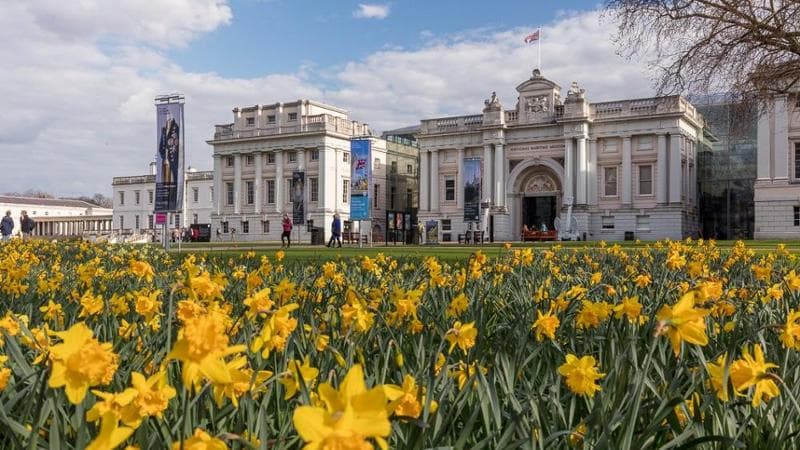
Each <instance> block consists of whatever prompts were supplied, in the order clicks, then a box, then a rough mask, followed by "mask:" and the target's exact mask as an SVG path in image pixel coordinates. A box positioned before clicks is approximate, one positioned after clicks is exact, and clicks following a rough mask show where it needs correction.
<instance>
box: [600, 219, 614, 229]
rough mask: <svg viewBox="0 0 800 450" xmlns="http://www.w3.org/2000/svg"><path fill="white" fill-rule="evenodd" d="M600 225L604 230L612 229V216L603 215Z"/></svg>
mask: <svg viewBox="0 0 800 450" xmlns="http://www.w3.org/2000/svg"><path fill="white" fill-rule="evenodd" d="M602 226H603V229H604V230H613V229H614V216H603V217H602Z"/></svg>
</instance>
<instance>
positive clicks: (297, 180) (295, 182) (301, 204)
mask: <svg viewBox="0 0 800 450" xmlns="http://www.w3.org/2000/svg"><path fill="white" fill-rule="evenodd" d="M305 198H306V173H305V172H302V171H295V172H292V192H291V199H292V223H293V224H295V225H302V224H304V223H305V222H306V219H305V215H306V205H305Z"/></svg>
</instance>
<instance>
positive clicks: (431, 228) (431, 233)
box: [425, 220, 439, 244]
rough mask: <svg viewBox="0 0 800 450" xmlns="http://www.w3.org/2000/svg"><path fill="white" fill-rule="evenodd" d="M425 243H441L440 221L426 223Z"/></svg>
mask: <svg viewBox="0 0 800 450" xmlns="http://www.w3.org/2000/svg"><path fill="white" fill-rule="evenodd" d="M425 243H426V244H438V243H439V221H438V220H428V221H426V222H425Z"/></svg>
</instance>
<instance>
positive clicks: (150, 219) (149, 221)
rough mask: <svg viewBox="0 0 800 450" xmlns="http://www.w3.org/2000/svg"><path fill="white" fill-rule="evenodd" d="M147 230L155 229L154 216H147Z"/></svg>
mask: <svg viewBox="0 0 800 450" xmlns="http://www.w3.org/2000/svg"><path fill="white" fill-rule="evenodd" d="M147 228H150V229H151V230H152V229H153V215H152V214H150V215H149V216H147Z"/></svg>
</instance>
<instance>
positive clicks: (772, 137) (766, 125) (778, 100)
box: [754, 87, 800, 239]
mask: <svg viewBox="0 0 800 450" xmlns="http://www.w3.org/2000/svg"><path fill="white" fill-rule="evenodd" d="M757 133H758V151H757V157H756V177H757V178H756V182H755V189H754V190H755V192H754V196H755V199H754V202H755V232H754V237H755V238H756V239H786V238H792V239H797V238H800V87H795V89H794V92H792V93H790V94H784V95H776V96H773V97H770V98H769V99H767V100H766V101H765V102H764V105H762V108H761V111H760V113H759V116H758V132H757Z"/></svg>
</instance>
